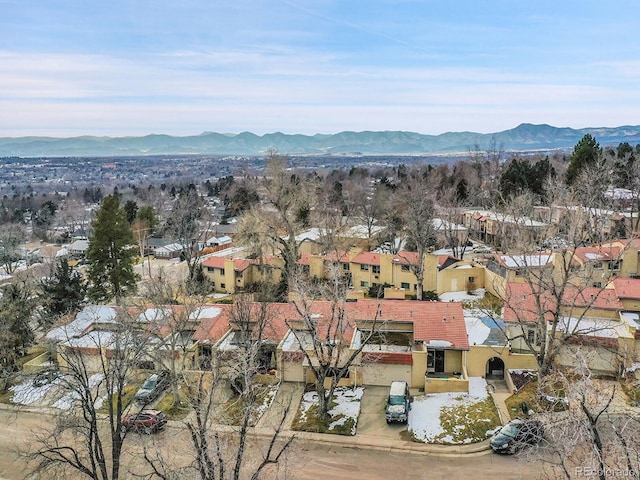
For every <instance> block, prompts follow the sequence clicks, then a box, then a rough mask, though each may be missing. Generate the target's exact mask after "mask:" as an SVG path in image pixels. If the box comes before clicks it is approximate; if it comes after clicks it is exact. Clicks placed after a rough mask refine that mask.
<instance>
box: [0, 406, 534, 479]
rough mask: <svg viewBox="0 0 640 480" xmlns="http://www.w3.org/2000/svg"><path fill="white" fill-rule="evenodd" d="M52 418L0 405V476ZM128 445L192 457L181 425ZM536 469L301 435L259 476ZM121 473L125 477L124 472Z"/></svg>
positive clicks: (501, 474) (18, 464)
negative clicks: (319, 439)
mask: <svg viewBox="0 0 640 480" xmlns="http://www.w3.org/2000/svg"><path fill="white" fill-rule="evenodd" d="M51 421H52V418H51V416H50V415H46V414H38V413H31V412H28V411H22V412H20V413H19V414H18V415H16V414H15V412H13V411H11V410H7V409H0V480H23V479H25V478H27V469H26V461H25V459H24V458H22V457H20V455H19V454H18V451H17V448H19V449H24V448H25V447H26V446H27V445H29V444H30V443H32V441H33V438H34V435H35V432H37V431H38V430H41V429H42V428H44V427H46V426H47V423H49V422H51ZM325 437H327V436H325ZM328 437H331V436H328ZM265 442H266V438H257V439H252V440H251V442H250V446H249V451H248V456H247V461H248V462H251V461H252V460H254V461H255V459H256V458H257V456H258V455H259V454H260V451H262V450H263V449H264V446H265ZM126 445H127V450H128V451H129V452H136V451H138V450H140V448H141V447H142V446H143V445H153V447H154V450H157V451H160V452H163V454H165V455H166V458H167V459H168V460H169V461H170V462H175V463H176V464H184V463H185V462H186V461H187V460H188V458H189V457H190V448H189V444H188V438H187V434H186V431H185V430H184V429H182V428H176V427H171V428H168V429H167V431H165V432H161V433H160V434H159V435H153V436H151V437H148V436H145V435H143V436H140V435H135V434H134V435H132V436H131V437H129V438H128V440H127V444H126ZM136 458H137V457H136V456H135V455H126V456H125V458H124V464H125V465H135V464H136V462H137V461H136ZM138 463H139V462H138ZM539 472H540V466H539V465H536V464H530V463H524V462H523V461H522V460H520V459H518V458H516V457H506V456H498V455H494V454H492V453H490V452H487V451H483V452H479V453H467V454H462V455H459V454H444V455H443V454H439V455H433V454H430V453H428V452H425V451H422V452H409V451H407V452H402V451H389V450H385V449H384V448H383V447H379V448H377V449H369V448H359V447H355V446H350V445H346V446H341V445H336V444H331V443H327V442H317V441H315V440H314V439H312V438H299V439H298V440H296V441H295V443H294V444H293V445H292V448H291V449H290V450H289V451H288V453H287V455H286V456H285V458H283V460H282V462H281V463H280V465H278V467H277V468H272V469H270V470H268V471H266V472H265V473H264V475H263V477H262V478H264V479H274V480H276V479H278V480H286V479H302V480H307V479H308V480H312V479H317V478H331V479H342V480H352V479H353V480H356V479H359V480H378V479H389V478H393V479H399V478H402V479H403V480H404V479H408V480H411V479H426V478H429V479H438V478H446V479H448V480H451V479H457V478H464V477H469V478H473V479H474V480H478V479H480V480H482V479H495V478H500V479H501V480H508V479H519V478H524V479H533V478H537V477H538V475H539ZM122 478H126V475H123V477H122Z"/></svg>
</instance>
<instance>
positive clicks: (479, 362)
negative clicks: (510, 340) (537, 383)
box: [467, 345, 538, 378]
mask: <svg viewBox="0 0 640 480" xmlns="http://www.w3.org/2000/svg"><path fill="white" fill-rule="evenodd" d="M493 357H498V358H500V359H501V360H502V361H503V362H504V368H505V370H509V369H516V368H519V369H531V370H537V369H538V363H537V362H536V357H535V356H534V355H531V354H526V353H525V354H520V353H512V354H509V350H508V348H507V347H506V346H505V347H491V346H485V345H473V346H471V347H469V352H468V353H467V372H468V374H469V376H470V377H483V378H484V377H485V375H486V371H487V362H488V361H489V359H490V358H493Z"/></svg>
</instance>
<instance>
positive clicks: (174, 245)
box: [156, 243, 182, 252]
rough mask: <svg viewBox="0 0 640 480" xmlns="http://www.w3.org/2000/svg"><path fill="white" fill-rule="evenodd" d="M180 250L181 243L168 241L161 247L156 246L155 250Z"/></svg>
mask: <svg viewBox="0 0 640 480" xmlns="http://www.w3.org/2000/svg"><path fill="white" fill-rule="evenodd" d="M180 250H182V245H181V244H179V243H170V244H168V245H164V246H162V247H158V248H156V251H167V252H178V251H180Z"/></svg>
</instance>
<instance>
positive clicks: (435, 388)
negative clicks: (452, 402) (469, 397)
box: [424, 377, 469, 393]
mask: <svg viewBox="0 0 640 480" xmlns="http://www.w3.org/2000/svg"><path fill="white" fill-rule="evenodd" d="M424 382H425V384H424V392H425V393H445V392H466V393H468V392H469V380H468V379H465V380H459V379H457V378H430V377H426V378H425V380H424Z"/></svg>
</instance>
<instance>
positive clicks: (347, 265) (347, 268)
mask: <svg viewBox="0 0 640 480" xmlns="http://www.w3.org/2000/svg"><path fill="white" fill-rule="evenodd" d="M342 270H346V271H347V272H348V271H349V264H348V263H343V264H342Z"/></svg>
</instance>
